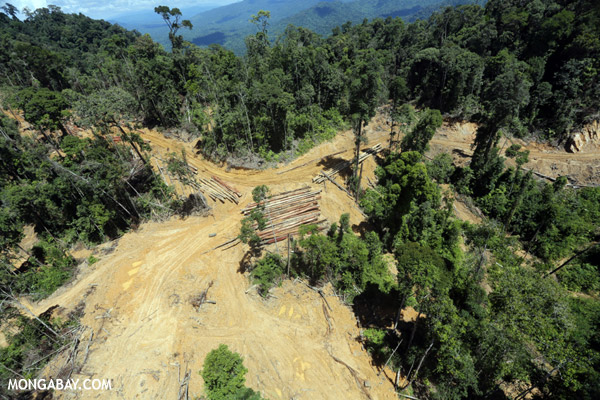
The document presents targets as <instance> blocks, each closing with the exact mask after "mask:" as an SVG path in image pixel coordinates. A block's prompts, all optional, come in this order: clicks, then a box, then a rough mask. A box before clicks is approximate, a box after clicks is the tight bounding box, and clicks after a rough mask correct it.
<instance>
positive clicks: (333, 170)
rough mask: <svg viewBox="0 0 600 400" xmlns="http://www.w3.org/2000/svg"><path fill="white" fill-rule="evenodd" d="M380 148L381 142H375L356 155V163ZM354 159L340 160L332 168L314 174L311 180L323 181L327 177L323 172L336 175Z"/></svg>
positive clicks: (331, 175)
mask: <svg viewBox="0 0 600 400" xmlns="http://www.w3.org/2000/svg"><path fill="white" fill-rule="evenodd" d="M381 150H383V147H382V146H381V143H378V144H376V145H375V146H373V147H371V148H368V149H366V150H365V151H362V152H361V153H360V155H359V156H358V163H359V164H360V163H362V162H363V161H365V160H366V159H367V158H369V157H371V156H372V155H374V154H377V153H379V152H380V151H381ZM354 161H355V160H352V161H342V162H340V163H338V164H336V165H334V166H333V167H332V168H330V169H328V170H326V171H323V172H321V173H319V175H317V176H315V177H314V178H313V182H314V183H323V181H325V180H326V179H327V177H326V176H323V174H325V175H327V176H328V177H329V178H333V177H334V176H335V175H337V174H338V173H339V172H340V171H342V170H344V169H346V168H348V167H349V166H351V165H352V164H354Z"/></svg>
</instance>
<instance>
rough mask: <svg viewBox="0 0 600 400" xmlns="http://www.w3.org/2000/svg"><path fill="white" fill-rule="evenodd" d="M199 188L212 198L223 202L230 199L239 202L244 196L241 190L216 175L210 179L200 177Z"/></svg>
mask: <svg viewBox="0 0 600 400" xmlns="http://www.w3.org/2000/svg"><path fill="white" fill-rule="evenodd" d="M198 190H200V191H201V192H202V193H204V194H205V195H207V196H209V197H210V198H211V199H213V200H215V201H217V200H220V201H221V202H222V203H225V200H229V201H232V202H234V203H235V204H238V202H239V198H240V197H242V194H241V193H240V192H238V191H237V190H235V188H233V187H232V186H231V185H230V184H228V183H227V182H225V181H223V180H222V179H220V178H217V177H216V176H212V177H211V178H210V179H206V178H201V177H198Z"/></svg>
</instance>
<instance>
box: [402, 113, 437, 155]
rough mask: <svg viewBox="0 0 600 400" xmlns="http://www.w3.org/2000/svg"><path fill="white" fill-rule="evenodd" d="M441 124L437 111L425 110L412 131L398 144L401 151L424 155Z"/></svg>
mask: <svg viewBox="0 0 600 400" xmlns="http://www.w3.org/2000/svg"><path fill="white" fill-rule="evenodd" d="M443 122H444V121H443V119H442V114H441V113H440V112H439V110H430V109H427V110H425V111H424V112H423V115H421V117H420V118H419V122H417V124H416V125H415V127H414V128H413V130H412V131H410V133H408V134H407V135H406V136H404V138H403V139H402V143H401V144H400V146H401V148H402V151H416V152H419V153H421V154H424V153H425V152H426V151H427V150H428V149H429V141H430V140H431V138H433V135H435V131H436V130H437V129H438V128H440V127H441V126H442V123H443Z"/></svg>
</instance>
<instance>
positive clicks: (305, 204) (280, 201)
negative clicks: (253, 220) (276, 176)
mask: <svg viewBox="0 0 600 400" xmlns="http://www.w3.org/2000/svg"><path fill="white" fill-rule="evenodd" d="M320 193H321V191H320V190H318V191H311V190H310V187H308V186H305V187H302V188H300V189H296V190H292V191H289V192H284V193H279V194H276V195H274V196H271V197H269V198H268V199H266V200H263V201H261V202H260V203H258V204H257V203H251V204H249V205H248V206H247V207H246V208H244V209H243V210H242V214H244V215H246V216H248V215H250V213H251V212H252V211H254V210H255V209H257V208H258V209H259V210H261V212H262V213H263V215H264V216H265V218H266V219H267V222H266V225H265V229H263V230H262V231H257V232H256V233H257V235H258V236H259V237H260V239H261V243H262V244H263V245H265V244H271V243H276V242H280V241H282V240H285V239H287V237H288V235H290V236H293V235H297V234H298V230H299V229H300V227H301V226H302V225H308V224H319V223H321V222H324V221H319V216H320V208H319V199H320V198H321V196H320ZM255 228H256V226H255Z"/></svg>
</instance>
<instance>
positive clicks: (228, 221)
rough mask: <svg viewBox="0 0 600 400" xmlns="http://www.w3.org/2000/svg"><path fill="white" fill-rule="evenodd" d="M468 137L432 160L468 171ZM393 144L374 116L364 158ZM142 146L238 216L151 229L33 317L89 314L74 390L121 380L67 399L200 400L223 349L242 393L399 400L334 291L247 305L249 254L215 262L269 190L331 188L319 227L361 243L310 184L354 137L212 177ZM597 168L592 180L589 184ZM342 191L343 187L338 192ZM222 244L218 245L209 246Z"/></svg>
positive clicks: (160, 140)
mask: <svg viewBox="0 0 600 400" xmlns="http://www.w3.org/2000/svg"><path fill="white" fill-rule="evenodd" d="M472 128H473V127H472V126H469V125H468V124H467V125H459V126H444V127H443V128H442V129H441V130H440V131H439V132H438V133H437V134H436V136H435V137H434V139H433V141H432V151H431V154H435V153H436V152H439V151H448V152H453V151H455V150H456V151H455V154H456V153H457V152H458V153H460V157H463V158H464V157H468V155H469V154H470V151H471V149H470V144H471V142H472V140H473V132H474V130H473V129H472ZM388 130H389V129H388V128H387V126H386V125H385V118H384V117H383V116H382V115H378V116H377V117H376V118H375V119H374V120H373V122H372V123H371V124H370V125H369V127H368V128H367V129H366V133H367V136H368V138H369V144H367V145H365V147H370V146H372V145H375V144H377V143H382V145H384V147H387V145H388V142H387V139H388V138H389V132H388ZM142 137H143V138H144V139H145V140H148V141H149V142H150V144H151V146H152V147H153V153H154V154H156V155H160V156H162V157H164V155H165V154H166V153H169V152H173V151H175V152H177V153H179V154H180V152H181V149H183V150H184V151H185V152H186V156H187V159H188V162H189V163H190V164H191V165H193V166H194V167H196V168H198V174H199V175H200V176H203V177H210V176H212V175H214V176H217V177H219V178H222V179H223V180H225V181H226V182H228V183H231V184H233V185H234V186H235V187H236V188H237V189H238V190H240V191H241V192H243V193H244V196H243V197H242V198H241V201H240V204H239V205H235V204H233V203H229V202H226V203H213V202H212V201H211V203H212V205H213V211H212V216H208V217H189V218H187V219H185V220H182V219H178V218H172V219H170V220H168V221H166V222H160V223H159V222H149V223H145V224H143V225H142V226H141V227H140V228H139V229H138V230H137V231H135V232H130V233H127V234H125V235H124V236H123V237H122V238H121V239H120V240H119V243H118V246H117V247H116V249H115V251H114V252H111V253H109V254H104V255H99V256H98V257H99V258H100V260H99V261H98V262H97V263H95V264H93V265H91V266H89V267H87V268H85V269H83V271H81V272H80V274H79V276H78V277H77V279H76V280H74V281H73V282H72V283H70V284H68V285H67V286H65V287H63V288H61V289H59V290H58V291H57V292H56V293H54V294H53V295H52V296H51V297H49V298H48V299H45V300H43V301H41V302H39V303H34V304H28V306H29V308H30V309H31V310H32V311H33V312H34V313H36V314H40V313H42V312H44V311H45V310H47V309H48V308H49V307H50V306H53V305H57V304H58V305H60V306H61V307H62V308H64V311H63V312H64V313H67V312H68V311H69V310H72V309H74V308H75V307H76V306H77V305H78V304H80V303H81V301H84V302H85V309H84V312H85V314H84V316H83V317H82V319H81V323H82V324H83V325H85V326H87V327H88V330H89V332H92V331H93V333H94V336H93V341H92V342H91V344H90V348H89V354H88V357H87V359H86V362H85V365H83V369H82V371H81V372H80V374H78V375H74V376H73V378H81V379H83V378H86V377H93V378H106V379H112V380H113V390H112V391H110V392H95V391H88V392H85V391H84V392H75V393H58V394H59V396H58V397H59V398H68V399H71V398H78V399H79V398H81V399H84V398H103V399H104V398H107V399H112V398H119V399H121V398H125V399H163V398H176V396H177V393H178V391H179V386H180V381H181V379H183V375H184V372H185V370H186V369H187V370H190V371H191V379H190V383H189V390H190V394H192V395H196V396H199V395H201V394H202V393H203V381H202V379H201V377H200V376H199V375H198V373H197V372H198V371H199V370H200V369H201V368H202V363H203V361H204V358H205V356H206V354H207V353H208V352H209V351H210V350H212V349H214V348H216V347H217V346H218V345H219V344H221V343H224V344H227V345H228V346H229V347H230V348H231V349H232V350H234V351H237V352H239V353H240V354H241V355H242V356H243V357H244V364H245V366H246V367H247V368H248V370H249V372H248V374H247V384H248V385H249V386H250V387H252V388H254V389H256V390H259V391H261V392H262V393H263V394H264V395H265V396H266V397H268V398H271V399H290V398H294V399H364V398H371V399H396V398H397V397H396V395H395V393H394V389H393V384H392V380H393V378H394V374H393V373H392V372H391V371H389V370H385V371H384V373H382V374H381V375H378V370H377V368H376V367H375V366H373V365H372V363H371V358H370V356H369V354H368V353H367V352H366V351H365V350H364V349H363V348H362V346H361V344H360V342H359V341H358V340H357V338H358V337H359V336H360V328H359V327H358V326H357V325H358V322H357V320H356V317H355V316H354V314H353V313H352V310H351V309H350V308H349V307H347V306H346V305H344V304H343V303H342V302H341V301H340V300H339V298H337V297H336V296H335V295H334V293H333V291H332V290H331V288H330V287H326V288H325V294H326V295H325V298H326V299H327V302H325V301H324V300H323V298H322V297H321V296H320V295H319V294H318V293H316V292H314V291H313V290H311V289H309V288H308V287H307V286H306V285H305V284H303V283H301V282H294V283H293V282H289V281H288V282H284V284H283V285H282V286H281V287H278V288H276V289H274V290H273V292H272V294H273V296H272V297H271V298H270V299H268V300H264V299H262V298H260V297H259V296H258V295H257V294H256V292H255V291H254V290H252V289H251V290H249V291H248V289H249V288H250V286H251V284H250V283H249V281H248V279H247V277H246V276H245V275H244V274H243V273H241V272H240V269H241V268H242V267H241V264H242V263H243V260H244V257H246V251H247V249H246V247H244V246H243V245H238V246H235V247H233V248H231V249H228V250H225V251H221V250H220V249H219V250H214V251H209V250H210V249H212V248H214V247H215V246H217V245H219V244H221V243H223V242H225V241H227V240H228V239H232V238H234V237H235V236H236V235H237V233H238V231H239V226H240V220H241V214H240V209H242V208H243V207H244V206H246V205H247V204H248V203H250V202H251V194H250V192H251V190H252V188H253V187H254V186H257V185H268V186H269V187H270V188H271V190H272V192H274V193H277V192H281V191H285V190H291V189H294V188H297V187H300V186H304V185H307V184H309V185H311V186H313V187H314V188H317V187H321V188H324V190H323V193H322V200H321V213H322V215H323V216H324V217H325V218H327V219H328V220H329V221H330V222H334V221H337V220H338V219H339V216H340V215H341V214H342V213H344V212H348V213H350V219H351V223H352V224H353V225H354V228H355V229H356V230H360V225H361V223H362V222H364V216H363V215H362V213H361V212H360V210H359V209H358V208H357V207H356V206H355V205H354V202H353V200H352V199H351V198H350V197H349V196H348V195H347V194H346V193H344V192H342V191H340V190H339V189H338V188H336V187H335V186H333V185H331V184H325V185H324V187H323V186H321V185H312V177H313V176H315V175H316V174H318V173H319V171H320V170H321V169H325V168H326V164H327V162H331V160H329V159H327V158H326V157H327V155H330V154H333V153H337V152H339V151H340V150H344V153H342V154H338V155H336V156H335V157H336V158H345V159H350V158H351V156H352V152H353V146H354V144H353V136H352V133H351V132H350V131H346V132H343V133H341V134H340V135H338V136H337V137H336V138H335V139H334V140H333V141H331V142H328V143H324V144H321V145H319V146H317V147H316V148H314V149H313V150H311V151H309V152H308V153H307V154H305V155H303V156H302V157H299V158H298V159H296V160H295V161H293V162H292V163H290V164H288V165H282V166H280V167H279V168H276V169H269V170H262V171H258V170H244V169H234V168H229V169H228V168H225V166H218V165H215V164H213V163H211V162H208V161H206V160H204V159H203V158H202V156H200V155H198V154H196V152H195V149H194V148H193V143H183V142H179V141H177V140H175V139H168V138H165V137H164V136H162V135H161V134H160V133H158V132H156V131H150V130H143V131H142ZM527 148H531V151H532V155H531V156H530V158H531V160H532V161H530V165H531V166H532V167H535V168H537V167H540V168H546V166H547V165H558V166H559V167H557V169H556V170H558V171H571V172H569V173H572V174H573V176H577V179H583V180H584V179H588V178H589V179H592V178H593V177H594V176H596V175H597V166H598V157H597V154H596V155H595V156H596V157H590V154H587V153H586V154H568V153H565V152H559V151H555V150H551V149H542V148H540V147H539V146H538V145H528V147H527ZM546 150H547V152H546ZM574 163H579V164H574ZM376 165H377V164H376V160H375V159H374V158H369V159H368V160H367V161H366V162H365V166H364V171H363V176H364V177H365V179H364V181H363V184H364V185H366V182H367V181H368V179H370V180H372V181H374V179H375V178H374V174H373V171H374V169H375V167H376ZM576 165H578V167H577V166H576ZM582 165H585V167H582ZM589 166H591V167H589ZM295 167H298V168H295ZM588 167H589V168H592V169H595V172H594V173H588V172H585V171H587V168H588ZM294 168H295V169H294ZM548 169H550V170H551V171H556V170H552V168H551V167H550V166H548ZM580 170H584V171H583V172H582V171H580ZM577 171H579V172H577ZM594 174H596V175H594ZM588 175H589V176H588ZM367 178H368V179H367ZM596 178H597V176H596ZM596 178H593V179H596ZM342 179H343V177H339V178H337V180H338V182H340V183H342ZM181 190H182V191H184V192H185V188H182V189H181ZM209 201H210V200H209ZM456 204H457V213H458V215H459V216H461V217H464V218H466V219H471V220H474V221H473V222H476V216H473V215H471V213H470V212H468V210H467V209H466V207H463V206H462V205H461V203H456ZM213 233H215V234H216V236H214V237H210V236H209V235H210V234H213ZM284 246H285V245H284V244H281V243H280V244H279V245H278V247H276V246H271V247H270V248H269V250H270V251H280V252H283V251H284ZM210 282H213V285H212V287H211V288H210V289H209V290H208V292H207V296H206V297H207V299H208V300H211V301H214V302H215V304H204V305H202V307H201V308H200V310H196V309H195V308H194V306H193V305H192V304H191V303H190V299H192V298H195V297H197V296H198V295H199V294H200V293H201V292H202V291H204V290H205V289H206V288H207V287H208V285H209V283H210ZM24 302H26V300H24ZM327 304H328V305H327ZM411 317H413V316H412V315H408V313H406V314H405V315H404V318H411ZM87 337H89V335H88V336H87ZM85 340H87V339H83V340H82V343H84V342H85ZM82 347H83V346H82ZM81 353H83V350H82V351H81ZM80 359H81V357H80ZM340 360H341V361H343V362H340ZM63 363H64V359H60V358H58V359H56V360H55V361H53V362H51V363H50V364H49V366H48V367H47V368H46V374H47V375H48V376H55V374H56V371H57V370H58V369H59V368H60V366H61V365H62V364H63ZM349 367H350V368H349ZM351 369H352V370H354V371H355V373H353V372H352V371H351ZM357 376H358V378H357Z"/></svg>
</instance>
